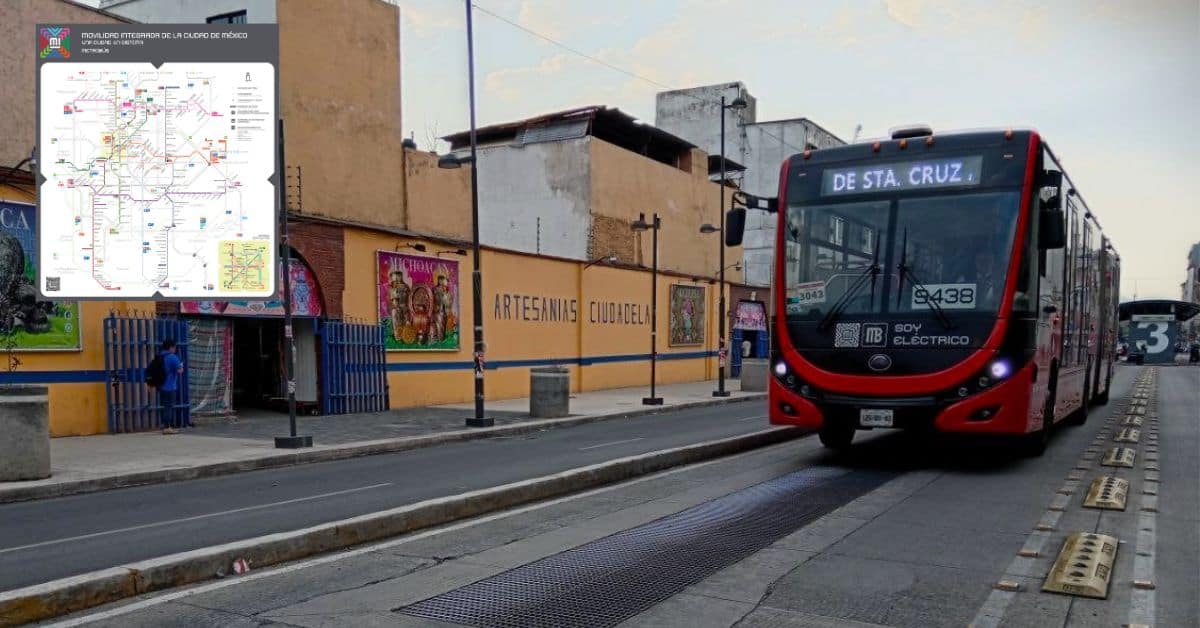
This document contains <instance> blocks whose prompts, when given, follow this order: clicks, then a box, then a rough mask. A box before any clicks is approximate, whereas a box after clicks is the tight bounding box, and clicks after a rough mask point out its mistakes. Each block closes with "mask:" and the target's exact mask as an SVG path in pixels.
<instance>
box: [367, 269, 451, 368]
mask: <svg viewBox="0 0 1200 628" xmlns="http://www.w3.org/2000/svg"><path fill="white" fill-rule="evenodd" d="M376 259H377V265H376V266H377V272H376V283H377V285H378V291H377V292H378V303H379V321H380V323H382V324H383V329H384V340H385V342H386V344H387V348H388V350H389V351H457V350H458V346H459V345H458V342H459V325H458V321H459V295H458V262H456V261H452V260H444V259H441V258H437V257H425V256H420V255H406V254H403V253H394V252H392V251H378V252H377V253H376Z"/></svg>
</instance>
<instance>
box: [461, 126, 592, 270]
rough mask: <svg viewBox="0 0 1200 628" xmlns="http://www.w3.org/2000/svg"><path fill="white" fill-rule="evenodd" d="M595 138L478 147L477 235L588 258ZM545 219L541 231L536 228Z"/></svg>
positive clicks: (492, 243) (486, 239)
mask: <svg viewBox="0 0 1200 628" xmlns="http://www.w3.org/2000/svg"><path fill="white" fill-rule="evenodd" d="M590 141H591V137H582V138H577V139H571V140H563V141H556V142H545V143H540V144H527V145H524V146H498V147H492V148H484V149H480V151H479V239H480V241H481V242H482V243H483V244H486V245H490V246H496V247H500V248H505V249H512V250H517V251H525V252H528V253H542V254H545V255H553V256H558V257H566V258H570V259H581V260H582V259H587V244H588V229H589V228H590V227H591V214H590V200H591V176H590V173H591V157H590V155H591V152H590V147H589V142H590ZM538 219H541V231H540V234H539V231H538Z"/></svg>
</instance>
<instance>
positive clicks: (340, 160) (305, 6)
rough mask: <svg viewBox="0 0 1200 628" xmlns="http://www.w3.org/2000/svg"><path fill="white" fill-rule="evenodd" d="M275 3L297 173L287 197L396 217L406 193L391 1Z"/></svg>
mask: <svg viewBox="0 0 1200 628" xmlns="http://www.w3.org/2000/svg"><path fill="white" fill-rule="evenodd" d="M276 11H277V17H278V22H279V106H280V110H281V113H282V115H283V120H284V124H285V125H286V128H285V129H284V137H285V140H286V155H285V157H286V160H287V165H288V166H300V167H301V168H302V175H303V185H302V196H303V198H302V199H300V198H293V199H292V203H293V206H296V204H297V203H299V202H301V201H302V207H301V210H302V211H303V213H306V214H313V215H318V216H325V217H329V218H340V219H345V220H352V221H356V222H361V223H368V224H373V225H385V226H396V225H397V218H398V213H399V212H400V211H401V210H402V208H403V203H404V201H403V197H404V177H403V176H399V173H401V172H402V166H403V164H402V149H401V142H402V141H403V130H402V128H401V124H400V122H401V115H400V50H399V43H400V39H399V37H398V34H399V26H400V10H399V8H398V7H396V6H395V4H389V3H387V2H379V1H372V2H362V1H355V2H301V1H299V0H288V1H286V2H283V1H281V2H277V3H276ZM289 174H290V175H291V176H295V174H296V172H295V171H292V172H290V173H289ZM293 184H294V182H293ZM295 193H296V192H295V190H293V194H295Z"/></svg>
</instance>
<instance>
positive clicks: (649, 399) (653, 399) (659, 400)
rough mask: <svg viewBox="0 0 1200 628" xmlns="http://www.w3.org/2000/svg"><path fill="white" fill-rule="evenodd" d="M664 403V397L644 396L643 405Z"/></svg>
mask: <svg viewBox="0 0 1200 628" xmlns="http://www.w3.org/2000/svg"><path fill="white" fill-rule="evenodd" d="M662 404H663V400H662V397H642V405H643V406H661V405H662Z"/></svg>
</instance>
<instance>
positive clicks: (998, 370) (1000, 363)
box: [988, 359, 1012, 379]
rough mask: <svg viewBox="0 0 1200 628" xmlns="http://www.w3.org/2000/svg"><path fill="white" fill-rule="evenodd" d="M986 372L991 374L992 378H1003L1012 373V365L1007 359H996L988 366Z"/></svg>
mask: <svg viewBox="0 0 1200 628" xmlns="http://www.w3.org/2000/svg"><path fill="white" fill-rule="evenodd" d="M988 372H989V373H991V374H992V379H1004V378H1005V377H1008V376H1009V375H1012V365H1011V364H1009V362H1008V360H1004V359H1000V360H996V361H994V362H992V365H991V366H990V367H988Z"/></svg>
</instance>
